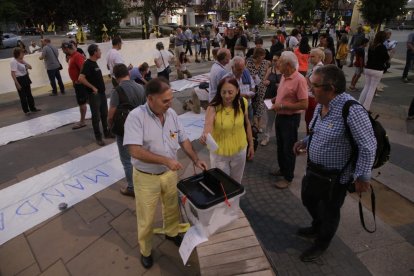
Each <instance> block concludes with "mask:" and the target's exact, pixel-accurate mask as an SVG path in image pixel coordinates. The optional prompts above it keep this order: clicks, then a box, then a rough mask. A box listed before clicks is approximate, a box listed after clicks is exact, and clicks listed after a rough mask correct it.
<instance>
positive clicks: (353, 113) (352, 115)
mask: <svg viewBox="0 0 414 276" xmlns="http://www.w3.org/2000/svg"><path fill="white" fill-rule="evenodd" d="M348 100H354V98H353V97H352V96H351V95H349V94H347V93H342V94H339V95H337V96H336V97H335V98H334V99H333V100H332V101H331V102H330V103H329V111H328V113H327V114H326V115H325V117H323V118H322V117H321V115H320V114H321V108H322V105H320V104H318V105H317V106H316V108H315V113H314V115H313V119H312V121H311V123H310V126H312V125H313V122H314V121H315V119H317V121H316V124H315V126H314V127H313V136H312V141H311V143H310V145H309V144H308V154H309V158H310V160H311V161H312V162H313V163H316V164H319V165H323V166H325V167H326V168H329V169H339V170H341V169H342V168H343V167H344V166H345V165H346V163H347V162H348V160H349V158H350V157H351V153H352V148H351V143H350V140H349V138H348V137H347V136H346V132H345V125H344V120H343V117H342V108H343V106H344V104H345V102H346V101H348ZM347 123H348V125H349V128H350V130H351V133H352V137H353V139H354V141H355V143H356V145H357V146H358V157H357V160H356V166H355V168H353V166H348V167H347V168H346V169H345V170H344V173H343V174H342V176H341V178H340V182H341V184H346V183H348V182H349V181H350V180H351V179H353V180H355V179H359V180H361V181H368V180H369V179H370V178H371V168H372V165H373V163H374V159H375V151H376V148H377V141H376V139H375V136H374V131H373V129H372V125H371V122H370V120H369V117H368V114H367V111H366V110H365V109H364V108H363V107H362V106H360V105H358V104H354V105H352V106H351V107H350V109H349V115H348V119H347ZM306 141H308V139H306Z"/></svg>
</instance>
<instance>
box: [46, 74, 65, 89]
mask: <svg viewBox="0 0 414 276" xmlns="http://www.w3.org/2000/svg"><path fill="white" fill-rule="evenodd" d="M47 76H48V77H49V81H50V85H51V86H52V93H53V94H57V87H56V81H55V79H56V80H57V81H58V84H59V89H60V92H61V93H62V94H63V93H65V86H64V85H63V82H62V77H61V76H60V70H59V69H53V70H47Z"/></svg>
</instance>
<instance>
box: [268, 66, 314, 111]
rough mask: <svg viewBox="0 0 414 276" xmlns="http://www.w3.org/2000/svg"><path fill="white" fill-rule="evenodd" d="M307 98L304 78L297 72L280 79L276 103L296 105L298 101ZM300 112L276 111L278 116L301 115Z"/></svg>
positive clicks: (306, 86) (306, 85)
mask: <svg viewBox="0 0 414 276" xmlns="http://www.w3.org/2000/svg"><path fill="white" fill-rule="evenodd" d="M307 98H308V84H307V83H306V79H305V77H304V76H302V75H301V74H299V72H297V71H296V72H294V73H293V74H292V75H290V76H289V77H287V78H286V77H285V76H282V79H281V81H280V84H279V88H278V89H277V95H276V102H277V103H281V104H284V103H297V102H298V101H300V100H304V99H307ZM301 112H302V110H286V109H282V110H280V111H278V112H277V113H278V114H282V115H293V114H296V113H301Z"/></svg>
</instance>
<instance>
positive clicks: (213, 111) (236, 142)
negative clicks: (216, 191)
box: [200, 77, 254, 183]
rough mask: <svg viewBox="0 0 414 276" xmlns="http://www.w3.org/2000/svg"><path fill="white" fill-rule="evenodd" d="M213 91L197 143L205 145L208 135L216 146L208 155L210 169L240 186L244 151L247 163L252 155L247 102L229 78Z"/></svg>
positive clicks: (235, 81)
mask: <svg viewBox="0 0 414 276" xmlns="http://www.w3.org/2000/svg"><path fill="white" fill-rule="evenodd" d="M217 91H218V93H217V94H216V96H215V97H214V99H213V100H212V101H211V103H210V105H209V106H208V108H207V112H206V120H205V125H204V131H203V134H202V136H201V137H200V142H201V143H203V144H206V140H207V136H208V134H211V136H212V137H213V138H214V140H215V141H216V143H217V145H218V149H217V150H216V151H215V152H210V162H211V167H212V168H219V169H221V170H223V171H224V172H225V173H227V174H228V175H230V176H231V177H232V178H233V179H234V180H236V181H237V182H239V183H241V180H242V178H243V172H244V166H245V164H246V151H247V157H248V158H249V160H250V159H252V158H253V155H254V149H253V136H252V129H251V125H250V121H249V118H248V115H247V113H248V112H247V108H248V104H247V100H246V99H244V98H241V97H240V89H239V84H238V82H237V80H236V79H235V78H232V77H226V78H224V79H222V80H221V81H220V82H219V84H218V86H217ZM242 101H243V104H244V110H243V107H242V105H243V104H242ZM245 126H246V127H245Z"/></svg>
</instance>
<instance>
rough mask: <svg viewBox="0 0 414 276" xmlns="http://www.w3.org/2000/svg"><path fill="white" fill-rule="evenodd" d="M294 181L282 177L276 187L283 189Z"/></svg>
mask: <svg viewBox="0 0 414 276" xmlns="http://www.w3.org/2000/svg"><path fill="white" fill-rule="evenodd" d="M291 183H292V182H289V181H287V180H286V179H281V180H278V181H276V183H275V186H276V188H278V189H280V190H283V189H287V188H288V187H289V185H290V184H291Z"/></svg>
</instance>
